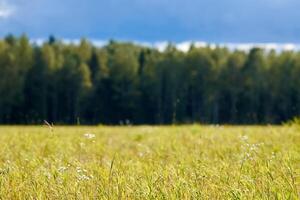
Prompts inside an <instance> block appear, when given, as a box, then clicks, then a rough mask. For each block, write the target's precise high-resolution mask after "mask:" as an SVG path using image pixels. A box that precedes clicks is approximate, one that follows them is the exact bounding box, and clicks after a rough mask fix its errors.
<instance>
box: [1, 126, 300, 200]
mask: <svg viewBox="0 0 300 200" xmlns="http://www.w3.org/2000/svg"><path fill="white" fill-rule="evenodd" d="M0 142H1V144H0V197H1V199H299V195H300V176H299V175H300V128H297V127H293V126H292V127H283V126H278V127H275V126H265V127H263V126H262V127H258V126H256V127H246V126H245V127H242V126H240V127H230V126H228V127H226V126H225V127H223V126H198V125H197V126H196V125H193V126H168V127H167V126H166V127H150V126H141V127H102V126H100V127H75V126H73V127H54V128H53V129H52V130H51V129H50V128H49V127H46V126H45V127H42V126H40V127H18V126H7V127H6V126H2V127H0Z"/></svg>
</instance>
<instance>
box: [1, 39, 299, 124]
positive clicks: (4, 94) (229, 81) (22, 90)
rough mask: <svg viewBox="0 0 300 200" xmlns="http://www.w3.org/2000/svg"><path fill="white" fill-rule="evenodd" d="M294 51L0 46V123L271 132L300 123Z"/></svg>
mask: <svg viewBox="0 0 300 200" xmlns="http://www.w3.org/2000/svg"><path fill="white" fill-rule="evenodd" d="M299 75H300V52H294V51H282V52H276V51H275V50H274V51H266V50H263V49H259V48H253V49H251V50H250V51H249V52H245V51H238V50H235V51H233V50H229V49H227V48H224V47H214V48H212V47H210V46H207V47H201V48H200V47H196V46H194V45H191V47H190V49H189V51H188V52H182V51H179V50H178V49H176V47H175V46H174V45H172V44H171V43H170V44H169V45H168V47H167V48H166V50H164V51H163V52H162V51H159V50H157V49H155V48H149V47H145V46H141V45H137V44H133V43H130V42H128V43H127V42H117V41H113V40H111V41H109V43H108V44H107V45H105V46H103V47H96V46H94V45H93V44H92V42H90V41H88V40H87V39H81V41H80V43H79V44H66V43H64V42H63V41H62V40H59V39H56V38H55V37H53V36H51V37H49V40H48V41H46V42H44V43H43V44H42V45H37V44H35V43H32V42H30V40H29V38H28V37H27V36H26V35H22V36H19V37H16V36H13V35H8V36H6V37H5V38H3V39H1V40H0V123H1V124H40V123H43V121H44V120H46V121H48V122H49V123H54V124H109V125H115V124H190V123H203V124H279V123H282V122H285V121H287V120H289V119H292V118H294V117H297V116H299V115H300V88H299V85H300V76H299Z"/></svg>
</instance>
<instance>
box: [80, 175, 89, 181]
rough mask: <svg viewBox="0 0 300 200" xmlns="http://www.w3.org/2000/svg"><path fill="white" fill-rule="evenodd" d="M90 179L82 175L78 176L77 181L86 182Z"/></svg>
mask: <svg viewBox="0 0 300 200" xmlns="http://www.w3.org/2000/svg"><path fill="white" fill-rule="evenodd" d="M90 179H91V177H90V176H87V175H84V174H82V175H79V176H78V180H80V181H88V180H90Z"/></svg>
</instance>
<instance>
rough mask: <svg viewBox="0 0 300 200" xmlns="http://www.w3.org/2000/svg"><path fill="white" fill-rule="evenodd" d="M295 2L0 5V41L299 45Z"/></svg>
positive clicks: (8, 1)
mask: <svg viewBox="0 0 300 200" xmlns="http://www.w3.org/2000/svg"><path fill="white" fill-rule="evenodd" d="M299 10H300V1H299V0H0V37H3V36H5V35H7V34H8V33H12V34H16V35H19V34H22V33H26V34H27V35H28V36H29V37H30V38H33V39H40V38H48V36H49V35H55V36H56V37H59V38H66V39H78V38H81V37H86V38H89V39H94V40H108V39H117V40H131V41H143V42H149V43H155V42H161V41H171V42H175V43H184V42H185V41H204V42H207V43H217V44H219V43H230V44H231V43H247V44H249V43H272V44H278V43H289V45H291V44H295V43H300V23H299V19H300V12H299Z"/></svg>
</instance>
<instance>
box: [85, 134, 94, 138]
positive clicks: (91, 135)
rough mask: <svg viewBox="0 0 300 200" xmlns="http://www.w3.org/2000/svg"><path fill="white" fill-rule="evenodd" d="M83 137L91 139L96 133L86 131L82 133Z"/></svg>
mask: <svg viewBox="0 0 300 200" xmlns="http://www.w3.org/2000/svg"><path fill="white" fill-rule="evenodd" d="M84 137H85V138H87V139H93V138H95V137H96V135H95V134H92V133H86V134H84Z"/></svg>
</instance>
